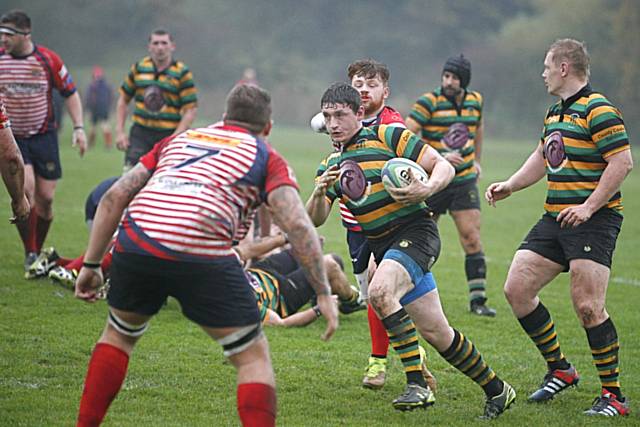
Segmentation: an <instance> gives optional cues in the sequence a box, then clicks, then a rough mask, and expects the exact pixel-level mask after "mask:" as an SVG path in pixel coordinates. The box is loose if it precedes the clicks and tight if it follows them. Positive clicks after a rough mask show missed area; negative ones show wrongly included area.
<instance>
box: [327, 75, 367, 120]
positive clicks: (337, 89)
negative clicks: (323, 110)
mask: <svg viewBox="0 0 640 427" xmlns="http://www.w3.org/2000/svg"><path fill="white" fill-rule="evenodd" d="M332 104H333V105H336V104H342V105H347V106H349V108H351V109H352V110H353V112H354V113H357V112H358V109H359V108H360V105H361V101H360V93H359V92H358V91H357V90H355V89H354V88H353V87H352V86H351V85H350V84H347V83H343V82H337V83H334V84H332V85H331V86H329V88H328V89H327V90H326V91H325V92H324V94H323V95H322V99H321V100H320V107H323V106H325V105H332Z"/></svg>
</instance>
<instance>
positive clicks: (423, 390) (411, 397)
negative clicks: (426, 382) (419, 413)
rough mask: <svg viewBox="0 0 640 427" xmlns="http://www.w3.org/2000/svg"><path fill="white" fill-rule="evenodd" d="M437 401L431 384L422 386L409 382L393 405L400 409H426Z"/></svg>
mask: <svg viewBox="0 0 640 427" xmlns="http://www.w3.org/2000/svg"><path fill="white" fill-rule="evenodd" d="M434 403H436V398H435V396H434V395H433V392H432V391H431V389H430V388H429V386H426V387H422V386H421V385H419V384H413V383H411V384H407V387H406V388H405V389H404V392H403V393H402V394H401V395H400V396H398V398H396V399H395V400H394V401H393V407H394V408H395V409H397V410H398V411H413V410H414V409H418V408H422V409H426V408H428V407H429V406H431V405H433V404H434Z"/></svg>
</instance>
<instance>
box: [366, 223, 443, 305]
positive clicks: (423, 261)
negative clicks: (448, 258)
mask: <svg viewBox="0 0 640 427" xmlns="http://www.w3.org/2000/svg"><path fill="white" fill-rule="evenodd" d="M369 244H370V245H371V248H372V249H373V253H374V256H375V258H376V263H377V264H378V265H380V263H381V262H382V261H383V260H385V259H392V260H394V261H396V262H398V263H400V264H401V265H402V266H403V267H404V268H405V270H407V272H408V273H409V276H410V277H411V281H412V282H413V284H414V286H415V287H414V288H413V289H412V290H411V291H410V292H408V293H407V294H406V295H405V296H404V297H403V298H402V299H401V300H400V302H401V304H403V305H406V304H409V303H410V302H412V301H414V300H416V299H418V298H420V297H421V296H422V295H424V294H426V293H428V292H431V291H432V290H434V289H436V283H435V280H434V279H433V275H432V274H431V273H430V270H431V267H433V264H435V262H436V261H437V259H438V256H439V255H440V235H439V233H438V226H437V225H436V222H435V221H434V220H433V219H431V218H429V217H424V218H417V219H414V220H412V221H411V222H409V223H408V224H405V225H403V226H401V227H400V228H399V229H398V230H395V231H393V232H392V233H390V236H388V237H386V238H384V239H383V241H379V242H378V241H369Z"/></svg>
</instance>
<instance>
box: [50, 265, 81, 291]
mask: <svg viewBox="0 0 640 427" xmlns="http://www.w3.org/2000/svg"><path fill="white" fill-rule="evenodd" d="M77 277H78V272H77V271H76V270H67V269H66V268H64V267H62V266H58V267H56V268H54V269H53V270H51V271H50V272H49V279H51V280H53V281H54V282H57V283H59V284H61V285H62V286H64V287H65V288H69V289H73V288H74V287H75V285H76V278H77Z"/></svg>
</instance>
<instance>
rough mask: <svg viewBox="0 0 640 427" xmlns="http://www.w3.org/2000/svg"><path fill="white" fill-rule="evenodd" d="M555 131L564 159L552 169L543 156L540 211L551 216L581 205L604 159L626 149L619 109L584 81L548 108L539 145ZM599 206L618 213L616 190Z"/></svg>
mask: <svg viewBox="0 0 640 427" xmlns="http://www.w3.org/2000/svg"><path fill="white" fill-rule="evenodd" d="M555 131H559V132H560V133H561V134H562V142H563V145H564V158H563V159H562V162H561V164H560V165H559V166H557V167H552V166H551V165H550V164H549V160H548V159H547V158H546V156H545V165H546V168H547V198H546V201H545V204H544V209H545V211H546V212H547V213H548V214H550V215H551V216H553V217H555V216H557V215H558V213H559V212H560V211H561V210H563V209H564V208H567V207H570V206H576V205H580V204H582V203H584V202H585V200H587V198H588V197H589V196H590V195H591V193H593V191H594V190H595V189H596V187H597V185H598V183H599V182H600V179H601V177H602V173H603V172H604V169H605V167H606V166H607V162H606V159H607V158H608V157H609V156H611V155H613V154H616V153H619V152H621V151H624V150H629V149H630V148H631V147H630V145H629V139H628V137H627V132H626V129H625V126H624V122H623V120H622V115H621V114H620V111H618V109H617V108H616V107H614V106H613V105H612V104H611V103H610V102H609V100H608V99H607V98H605V97H604V95H602V94H600V93H598V92H594V91H593V90H592V89H591V86H590V85H586V86H585V87H583V88H582V89H581V90H580V91H579V92H578V93H576V94H575V95H573V96H571V97H570V98H567V99H566V100H565V101H564V102H563V101H559V102H557V103H556V104H554V105H552V106H551V107H550V108H549V110H548V111H547V116H546V118H545V120H544V128H543V132H542V136H541V139H540V144H542V146H543V148H544V144H545V142H546V141H547V139H548V137H549V135H551V133H553V132H555ZM543 153H544V150H543ZM605 206H606V207H607V208H609V209H613V210H615V211H617V212H621V211H622V194H621V193H620V191H617V192H616V193H615V194H614V195H613V196H612V197H611V198H610V199H609V201H608V202H607V204H606V205H605Z"/></svg>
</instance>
